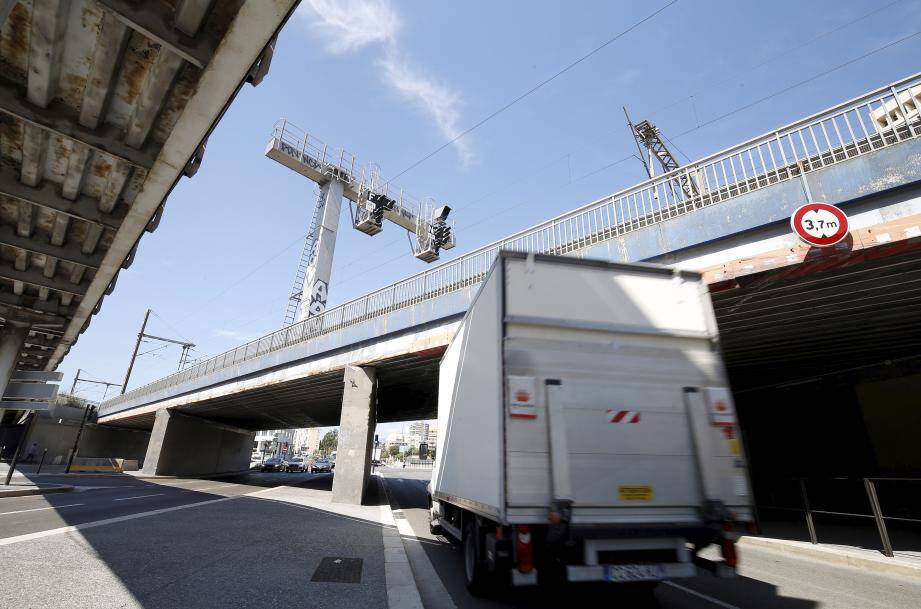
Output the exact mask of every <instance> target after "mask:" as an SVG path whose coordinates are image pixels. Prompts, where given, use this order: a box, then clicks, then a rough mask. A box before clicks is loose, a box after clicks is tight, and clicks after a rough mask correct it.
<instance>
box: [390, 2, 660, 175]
mask: <svg viewBox="0 0 921 609" xmlns="http://www.w3.org/2000/svg"><path fill="white" fill-rule="evenodd" d="M677 2H678V0H672V1H671V2H669V3H668V4H666V5H665V6H663V7H661V8H659V9H658V10H656V11H654V12H652V13H650V14H649V15H647V16H646V17H643V18H642V19H640V20H639V21H637V22H636V23H634V24H633V25H631V26H630V27H628V28H627V29H625V30H623V31H622V32H620V33H618V34H617V35H616V36H614V37H613V38H610V39H608V40H607V41H605V42H604V43H602V44H601V45H599V46H597V47H595V48H594V49H592V50H591V51H589V52H588V53H586V54H585V55H583V56H581V57H579V58H578V59H576V60H575V61H573V62H572V63H570V64H569V65H567V66H566V67H564V68H562V69H561V70H559V71H558V72H556V73H555V74H553V75H552V76H550V77H549V78H546V79H544V80H542V81H541V82H539V83H537V84H536V85H534V86H533V87H531V88H530V89H528V90H527V91H525V92H524V93H522V94H521V95H519V96H518V97H516V98H515V99H513V100H512V101H510V102H508V103H507V104H505V105H504V106H502V107H501V108H499V109H498V110H495V111H494V112H492V113H490V114H489V115H487V116H486V117H485V118H483V119H481V120H480V121H478V122H476V123H474V124H473V125H472V126H470V127H468V128H467V129H465V130H464V131H462V132H461V133H459V134H457V135H456V136H454V137H453V138H451V139H450V140H448V141H447V142H445V143H444V144H442V145H441V146H439V147H438V148H436V149H435V150H433V151H431V152H429V153H428V154H426V155H425V156H423V157H422V158H421V159H419V160H418V161H416V162H415V163H413V164H412V165H410V166H409V167H407V168H406V169H404V170H403V171H401V172H400V173H398V174H396V175H395V176H393V177H391V178H390V179H389V180H388V183H389V182H392V181H393V180H396V179H397V178H399V177H400V176H402V175H403V174H405V173H407V172H409V171H411V170H412V169H415V168H416V167H418V166H419V165H421V164H422V163H424V162H425V161H427V160H429V159H430V158H432V157H433V156H435V155H436V154H438V153H439V152H441V151H442V150H444V149H445V148H447V147H448V146H450V145H451V144H453V143H454V142H456V141H458V140H460V139H461V138H463V137H464V136H466V135H468V134H470V133H471V132H472V131H474V130H475V129H478V128H479V127H481V126H483V125H484V124H486V123H487V122H489V121H491V120H492V119H494V118H495V117H497V116H499V115H500V114H502V113H503V112H505V111H506V110H508V109H509V108H511V107H512V106H514V105H515V104H517V103H518V102H520V101H521V100H523V99H524V98H526V97H528V96H529V95H531V94H533V93H536V92H537V91H538V90H539V89H541V88H543V87H544V86H545V85H547V84H549V83H551V82H553V81H554V80H556V79H557V78H559V77H560V76H562V75H563V74H565V73H566V72H568V71H569V70H571V69H573V68H574V67H576V66H577V65H579V64H580V63H582V62H583V61H585V60H586V59H588V58H589V57H591V56H592V55H594V54H596V53H598V52H599V51H601V50H603V49H604V48H606V47H607V46H609V45H611V44H613V43H614V42H616V41H618V40H620V39H621V38H623V37H624V36H626V35H627V34H629V33H630V32H632V31H633V30H635V29H636V28H638V27H639V26H641V25H643V24H644V23H646V22H647V21H649V20H650V19H652V18H653V17H655V16H656V15H658V14H659V13H661V12H662V11H664V10H665V9H667V8H669V7H670V6H672V5H674V4H676V3H677Z"/></svg>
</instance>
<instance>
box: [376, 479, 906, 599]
mask: <svg viewBox="0 0 921 609" xmlns="http://www.w3.org/2000/svg"><path fill="white" fill-rule="evenodd" d="M380 473H381V474H382V475H383V476H384V478H385V480H386V481H387V489H388V493H389V495H390V503H391V507H396V508H397V509H398V510H399V512H397V514H398V516H400V517H405V519H406V521H407V522H408V524H409V526H410V527H411V528H412V534H413V535H414V536H415V537H416V538H417V539H416V540H412V539H410V540H408V541H407V542H406V545H407V554H408V555H409V558H410V562H411V564H412V566H413V570H414V571H415V572H416V574H417V581H418V583H419V588H420V593H421V594H422V597H423V601H424V602H425V605H426V609H452V608H454V607H456V608H457V609H504V608H509V607H541V606H547V607H555V608H557V609H558V608H559V607H562V606H564V605H561V604H560V603H561V602H563V603H564V604H569V603H571V602H572V600H574V599H580V600H581V599H583V598H584V597H585V596H586V595H589V594H591V595H593V596H595V595H598V596H602V597H608V598H610V599H611V601H612V602H611V604H610V606H614V605H616V604H618V603H616V602H615V601H618V600H623V601H625V602H624V603H623V606H625V607H630V608H631V609H632V608H634V607H661V608H663V609H715V608H722V609H735V608H738V609H768V608H771V609H819V608H821V609H918V607H921V581H917V582H915V581H910V580H905V579H896V578H890V577H887V576H884V575H877V574H871V573H867V572H864V571H860V570H858V569H854V568H849V567H838V566H830V565H828V564H826V563H823V562H819V561H814V560H808V559H802V558H795V557H791V556H789V555H786V554H778V553H775V552H770V551H765V550H761V549H754V548H745V549H744V550H743V551H742V552H741V568H740V577H737V578H735V579H730V580H726V579H716V578H713V577H699V578H695V579H690V580H681V581H680V582H674V583H672V582H666V583H664V584H660V585H659V586H657V587H656V589H655V592H654V593H653V597H652V598H650V597H648V596H646V597H640V598H637V597H636V596H633V595H631V596H630V598H629V600H627V599H623V598H622V597H621V596H619V595H618V594H616V593H614V591H613V590H612V589H611V587H607V586H599V587H592V588H580V587H569V588H567V589H565V590H561V591H559V595H558V596H557V597H555V598H547V597H546V593H545V592H543V591H538V590H534V589H517V590H511V591H509V592H507V593H504V594H502V595H501V597H500V598H498V599H494V600H482V599H477V598H474V597H472V596H470V595H469V594H468V593H467V591H466V588H465V587H464V576H463V560H462V556H461V552H460V551H459V549H458V548H456V547H454V546H453V545H452V544H451V543H448V541H447V540H446V538H445V537H442V536H434V535H432V534H430V533H429V529H428V515H427V495H426V490H425V487H426V484H428V480H429V477H430V475H431V472H430V471H425V470H412V469H406V470H404V469H387V468H384V469H381V470H380ZM404 539H406V538H405V536H404ZM426 563H427V564H426ZM567 601H568V602H567Z"/></svg>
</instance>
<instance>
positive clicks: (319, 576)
mask: <svg viewBox="0 0 921 609" xmlns="http://www.w3.org/2000/svg"><path fill="white" fill-rule="evenodd" d="M310 581H313V582H336V583H340V584H357V583H360V582H361V559H360V558H341V557H338V556H326V557H325V558H323V560H321V561H320V566H319V567H317V570H316V571H314V572H313V577H311V578H310Z"/></svg>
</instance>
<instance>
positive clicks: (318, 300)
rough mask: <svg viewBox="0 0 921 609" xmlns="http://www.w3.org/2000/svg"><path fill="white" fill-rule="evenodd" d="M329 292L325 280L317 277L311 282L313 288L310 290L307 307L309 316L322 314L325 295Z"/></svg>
mask: <svg viewBox="0 0 921 609" xmlns="http://www.w3.org/2000/svg"><path fill="white" fill-rule="evenodd" d="M328 292H329V289H328V286H327V285H326V282H325V281H323V280H322V279H317V280H316V281H315V282H313V290H311V292H310V305H309V306H308V307H307V311H308V314H309V315H310V316H314V315H322V314H323V312H324V311H326V296H327V294H328Z"/></svg>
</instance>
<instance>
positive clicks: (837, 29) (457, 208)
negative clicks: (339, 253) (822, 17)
mask: <svg viewBox="0 0 921 609" xmlns="http://www.w3.org/2000/svg"><path fill="white" fill-rule="evenodd" d="M902 2H904V0H893V2H890V3H888V4H886V5H883V6H881V7H879V8H876V9H874V10H872V11H869V12H867V13H864V14H863V15H861V16H859V17H857V18H855V19H852V20H850V21H848V22H846V23H843V24H841V25H839V26H836V27H834V28H832V29H830V30H826V31H824V32H821V33H819V34H816V35H815V36H813V37H812V38H809V39H808V40H806V41H804V42H802V43H800V44H798V45H796V46H794V47H791V48H789V49H786V50H784V51H782V52H780V53H777V54H776V55H772V56H771V57H768V58H767V59H765V60H763V61H761V62H759V63H756V64H754V65H750V66H748V67H746V68H744V69H742V70H740V71H738V72H736V73H734V74H733V75H731V76H728V77H726V78H722V79H718V80H716V81H714V82H711V83H710V84H709V85H707V86H706V87H701V88H700V89H698V90H696V91H694V92H693V93H691V94H690V95H686V96H684V97H681V98H679V99H676V100H675V101H672V102H669V103H668V104H665V105H662V106H659V107H658V108H656V109H654V110H652V111H651V112H649V113H648V114H649V115H656V114H658V113H659V112H662V111H664V110H669V109H671V108H673V107H675V106H677V105H678V104H680V103H681V102H683V101H687V100H691V101H692V103H693V100H694V98H695V96H696V95H698V94H699V93H702V92H704V91H706V90H708V89H712V88H713V87H716V86H720V85H723V84H726V83H728V82H731V81H733V80H735V79H737V78H738V77H740V76H744V75H746V74H747V73H749V72H751V71H753V70H757V69H758V68H762V67H764V66H766V65H768V64H770V63H773V62H774V61H777V60H778V59H780V58H781V57H785V56H787V55H790V54H791V53H795V52H796V51H799V50H801V49H804V48H806V47H807V46H809V45H811V44H813V43H815V42H816V41H818V40H821V39H822V38H825V37H827V36H829V35H831V34H834V33H836V32H840V31H841V30H844V29H846V28H848V27H850V26H852V25H854V24H855V23H859V22H860V21H863V20H865V19H868V18H869V17H872V16H873V15H876V14H877V13H880V12H882V11H884V10H886V9H888V8H890V7H892V6H894V5H896V4H900V3H902ZM664 8H667V6H666V7H663V10H664ZM694 111H695V116H696V107H695V108H694ZM696 122H697V126H698V127H701V126H702V125H701V124H700V121H699V119H696ZM619 129H620V127H616V128H614V129H611V130H608V131H605V132H604V133H602V134H601V135H599V136H596V137H594V138H591V139H590V140H589V141H588V142H587V143H585V144H583V145H582V146H579V147H577V148H574V149H572V150H570V151H569V152H567V153H565V154H563V155H561V156H560V157H558V158H555V159H554V160H553V161H551V162H549V163H547V164H544V165H541V166H540V167H538V168H537V169H533V170H531V171H529V172H528V173H526V174H524V175H522V176H520V177H518V178H516V179H515V180H512V181H510V182H505V183H503V184H502V185H501V186H500V187H498V188H496V189H493V190H491V191H490V192H488V193H487V194H485V195H482V196H481V197H479V198H477V199H476V200H474V201H471V202H469V203H464V204H460V205H457V206H455V207H454V210H455V212H456V211H460V210H462V209H466V208H469V207H473V206H474V205H477V204H478V203H480V202H482V201H484V200H486V199H489V198H490V197H492V196H494V195H495V194H497V193H499V192H502V191H503V190H505V189H506V188H509V187H511V186H514V185H516V184H520V183H521V182H523V181H524V180H526V179H527V178H529V177H531V176H532V175H534V174H536V173H538V172H540V171H543V170H544V169H546V168H548V167H551V166H553V165H555V164H557V163H559V162H560V161H563V160H565V159H566V158H567V157H569V156H571V155H572V154H573V153H575V152H580V151H582V150H584V149H585V148H587V147H588V146H590V145H592V144H594V143H595V142H597V141H599V140H601V139H604V138H607V137H609V136H610V135H611V134H613V133H614V132H616V131H618V130H619ZM663 136H664V137H665V139H666V140H667V141H668V142H669V143H670V144H672V146H673V147H674V148H675V150H676V151H677V152H678V153H679V154H681V155H682V156H683V157H684V158H686V159H687V160H688V162H691V158H690V157H689V156H688V155H687V154H686V153H685V152H684V151H682V150H681V149H680V148H679V147H678V146H677V145H676V144H675V143H674V142H673V141H672V140H671V139H669V138H668V137H667V136H665V134H663ZM451 143H452V142H448V144H447V145H450V144H451ZM443 148H444V147H442V149H443ZM623 161H624V159H619V160H617V161H615V162H613V163H611V164H609V165H605V166H604V167H600V168H598V169H597V170H594V171H593V172H591V173H590V174H586V175H584V176H582V177H581V178H579V179H585V178H586V177H589V176H591V175H595V174H596V173H600V172H601V171H602V170H604V169H607V168H610V167H612V166H614V165H617V164H620V163H622V162H623ZM519 206H520V205H518V204H516V205H514V206H512V207H510V208H508V209H514V208H517V207H519ZM491 217H495V215H493V216H491ZM402 241H403V240H402V238H398V239H393V240H392V241H388V242H387V243H385V244H384V245H382V246H381V247H379V248H376V249H374V250H372V251H371V252H370V253H372V254H373V253H377V252H381V251H383V250H385V249H388V248H389V247H391V246H393V245H396V244H397V243H401V242H402ZM366 256H367V253H366V254H363V255H361V256H356V257H355V258H353V259H352V260H351V261H349V262H347V263H346V264H345V265H343V266H341V267H339V268H338V269H337V270H338V271H339V272H341V271H344V270H345V269H347V268H350V267H352V266H354V265H356V264H358V263H360V262H364V261H365V260H366Z"/></svg>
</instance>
